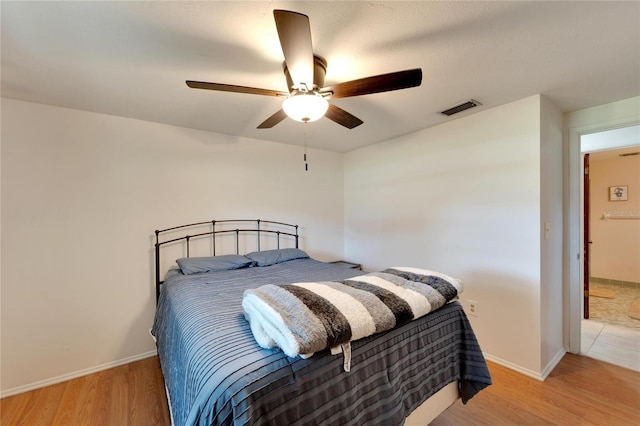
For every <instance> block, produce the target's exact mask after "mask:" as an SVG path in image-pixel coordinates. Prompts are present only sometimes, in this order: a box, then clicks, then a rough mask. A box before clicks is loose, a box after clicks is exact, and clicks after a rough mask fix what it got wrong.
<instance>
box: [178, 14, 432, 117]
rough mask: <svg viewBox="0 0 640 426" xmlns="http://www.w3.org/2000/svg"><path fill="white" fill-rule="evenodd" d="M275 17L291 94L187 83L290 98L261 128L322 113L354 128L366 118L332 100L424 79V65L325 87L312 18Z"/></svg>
mask: <svg viewBox="0 0 640 426" xmlns="http://www.w3.org/2000/svg"><path fill="white" fill-rule="evenodd" d="M273 16H274V18H275V21H276V28H277V30H278V37H279V38H280V45H281V46H282V52H283V53H284V75H285V77H286V79H287V87H288V88H289V92H282V91H279V90H269V89H259V88H255V87H246V86H235V85H231V84H220V83H207V82H203V81H192V80H187V82H186V83H187V86H189V87H191V88H193V89H206V90H218V91H223V92H235V93H247V94H252V95H263V96H280V97H284V98H286V99H285V100H284V102H283V103H282V108H281V109H280V110H278V112H276V113H275V114H273V115H272V116H271V117H269V118H267V119H266V120H265V121H264V122H262V123H261V124H260V125H259V126H258V129H269V128H271V127H273V126H275V125H276V124H278V123H280V122H281V121H282V120H284V119H285V118H286V117H290V118H292V119H294V120H297V121H301V122H305V123H306V122H309V121H315V120H318V119H320V118H322V117H323V116H326V117H327V118H328V119H330V120H332V121H334V122H336V123H338V124H340V125H341V126H344V127H346V128H348V129H353V128H354V127H357V126H359V125H360V124H362V120H360V119H359V118H358V117H356V116H354V115H352V114H350V113H348V112H347V111H345V110H343V109H342V108H339V107H337V106H335V105H334V104H331V103H329V102H328V101H329V100H330V99H337V98H347V97H351V96H360V95H368V94H372V93H380V92H388V91H392V90H400V89H407V88H410V87H416V86H419V85H420V83H421V82H422V69H420V68H416V69H411V70H405V71H398V72H392V73H389V74H380V75H376V76H372V77H366V78H361V79H358V80H352V81H348V82H344V83H338V84H334V85H330V86H324V77H325V74H326V71H327V62H326V61H325V60H324V59H323V58H321V57H319V56H316V55H314V54H313V46H312V44H311V27H310V25H309V17H308V16H307V15H303V14H301V13H297V12H291V11H288V10H274V11H273Z"/></svg>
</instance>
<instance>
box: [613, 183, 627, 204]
mask: <svg viewBox="0 0 640 426" xmlns="http://www.w3.org/2000/svg"><path fill="white" fill-rule="evenodd" d="M627 188H628V187H627V186H610V187H609V201H627V199H628V198H627Z"/></svg>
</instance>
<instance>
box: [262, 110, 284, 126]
mask: <svg viewBox="0 0 640 426" xmlns="http://www.w3.org/2000/svg"><path fill="white" fill-rule="evenodd" d="M285 118H287V114H285V112H284V110H282V109H280V110H278V111H277V112H276V113H275V114H273V115H272V116H271V117H269V118H267V119H266V120H264V121H263V122H262V123H260V125H259V126H258V129H270V128H272V127H273V126H275V125H276V124H278V123H279V122H281V121H282V120H284V119H285Z"/></svg>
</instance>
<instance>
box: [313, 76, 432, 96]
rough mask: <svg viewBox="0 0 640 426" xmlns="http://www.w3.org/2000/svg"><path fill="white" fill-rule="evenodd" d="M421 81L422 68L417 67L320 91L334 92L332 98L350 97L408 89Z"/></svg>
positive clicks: (348, 82)
mask: <svg viewBox="0 0 640 426" xmlns="http://www.w3.org/2000/svg"><path fill="white" fill-rule="evenodd" d="M421 83H422V69H421V68H416V69H412V70H405V71H397V72H392V73H389V74H380V75H376V76H373V77H365V78H361V79H359V80H352V81H347V82H344V83H338V84H334V85H333V86H327V87H323V88H322V89H321V90H320V92H321V93H327V92H333V93H332V94H331V98H332V99H336V98H348V97H351V96H360V95H369V94H372V93H380V92H389V91H392V90H400V89H408V88H409V87H416V86H420V84H421Z"/></svg>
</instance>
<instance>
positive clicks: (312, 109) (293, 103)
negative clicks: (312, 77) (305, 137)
mask: <svg viewBox="0 0 640 426" xmlns="http://www.w3.org/2000/svg"><path fill="white" fill-rule="evenodd" d="M328 108H329V102H328V101H327V100H326V99H325V98H323V97H322V96H320V95H319V94H317V93H314V92H296V93H294V94H293V95H291V96H289V97H288V98H287V99H285V100H284V102H283V103H282V109H283V110H284V112H285V114H287V116H289V118H292V119H293V120H296V121H300V122H302V123H308V122H309V121H316V120H318V119H320V118H322V117H323V116H324V114H325V113H326V112H327V109H328Z"/></svg>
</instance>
